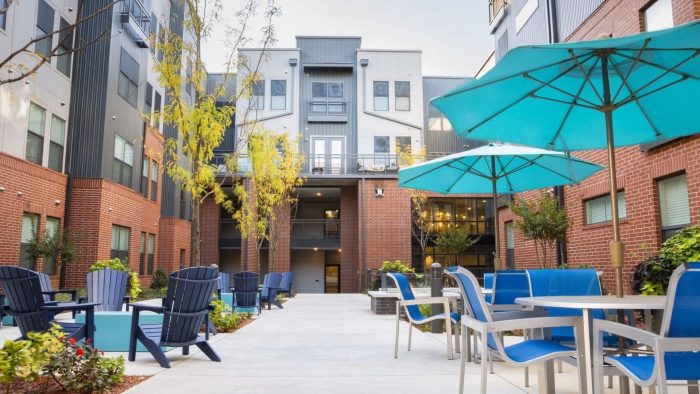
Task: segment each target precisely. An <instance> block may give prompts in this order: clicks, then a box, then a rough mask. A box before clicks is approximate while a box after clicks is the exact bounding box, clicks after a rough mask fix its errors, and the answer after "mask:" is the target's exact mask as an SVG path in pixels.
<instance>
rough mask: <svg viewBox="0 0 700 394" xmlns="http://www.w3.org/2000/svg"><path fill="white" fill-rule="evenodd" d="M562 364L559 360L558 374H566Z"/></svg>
mask: <svg viewBox="0 0 700 394" xmlns="http://www.w3.org/2000/svg"><path fill="white" fill-rule="evenodd" d="M561 364H562V362H561V360H557V372H559V373H562V372H564V368H563V366H562V365H561Z"/></svg>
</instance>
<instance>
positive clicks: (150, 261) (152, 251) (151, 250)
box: [146, 234, 156, 275]
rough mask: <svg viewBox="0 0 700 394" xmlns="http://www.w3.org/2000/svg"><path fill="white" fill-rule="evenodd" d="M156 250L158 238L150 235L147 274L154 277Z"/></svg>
mask: <svg viewBox="0 0 700 394" xmlns="http://www.w3.org/2000/svg"><path fill="white" fill-rule="evenodd" d="M155 250H156V236H155V235H153V234H148V266H147V268H148V270H147V271H146V274H148V275H153V266H154V265H155Z"/></svg>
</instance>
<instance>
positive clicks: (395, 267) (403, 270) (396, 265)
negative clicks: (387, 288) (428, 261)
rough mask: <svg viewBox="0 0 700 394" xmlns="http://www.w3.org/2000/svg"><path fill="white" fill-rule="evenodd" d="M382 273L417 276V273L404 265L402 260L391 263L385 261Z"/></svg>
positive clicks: (381, 269)
mask: <svg viewBox="0 0 700 394" xmlns="http://www.w3.org/2000/svg"><path fill="white" fill-rule="evenodd" d="M379 270H380V271H382V272H398V273H400V274H415V273H416V271H415V270H414V269H413V268H410V267H409V266H407V265H406V264H404V263H402V262H401V260H395V261H389V260H385V261H384V262H383V263H382V267H381V268H380V269H379Z"/></svg>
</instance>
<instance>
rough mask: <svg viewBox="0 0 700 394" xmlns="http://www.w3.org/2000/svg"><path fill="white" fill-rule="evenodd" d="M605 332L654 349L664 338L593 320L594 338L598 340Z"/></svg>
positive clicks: (606, 321)
mask: <svg viewBox="0 0 700 394" xmlns="http://www.w3.org/2000/svg"><path fill="white" fill-rule="evenodd" d="M603 332H607V333H609V334H613V335H618V336H621V337H624V338H628V339H633V340H635V341H637V342H639V343H642V344H644V345H647V346H652V347H653V346H654V345H655V344H656V341H657V340H658V339H660V338H663V337H662V336H660V335H657V334H654V333H652V332H649V331H646V330H642V329H641V328H637V327H632V326H628V325H626V324H622V323H617V322H612V321H608V320H603V319H593V338H596V337H597V336H599V335H601V334H602V333H603Z"/></svg>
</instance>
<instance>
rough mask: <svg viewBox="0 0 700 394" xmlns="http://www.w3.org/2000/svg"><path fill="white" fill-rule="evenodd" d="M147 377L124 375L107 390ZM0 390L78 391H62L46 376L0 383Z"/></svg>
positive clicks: (124, 387)
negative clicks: (26, 380) (28, 380)
mask: <svg viewBox="0 0 700 394" xmlns="http://www.w3.org/2000/svg"><path fill="white" fill-rule="evenodd" d="M148 378H150V376H124V380H122V381H121V382H119V383H117V384H115V385H114V386H112V387H111V388H110V390H109V391H110V392H111V393H113V394H117V393H123V392H125V391H126V390H128V389H130V388H132V387H134V386H136V385H137V384H139V383H141V382H143V381H144V380H146V379H148ZM0 392H5V393H27V394H39V393H41V394H44V393H70V394H73V393H76V394H77V393H80V392H79V391H64V390H63V389H61V386H60V385H59V384H58V383H56V382H55V381H54V380H53V379H51V378H50V377H48V376H44V377H41V378H39V379H37V380H35V381H32V382H24V381H18V382H15V383H14V384H10V383H0Z"/></svg>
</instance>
